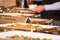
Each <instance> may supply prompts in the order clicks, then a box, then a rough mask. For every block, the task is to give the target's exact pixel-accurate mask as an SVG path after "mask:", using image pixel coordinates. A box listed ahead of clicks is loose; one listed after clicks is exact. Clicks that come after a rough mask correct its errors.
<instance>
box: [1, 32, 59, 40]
mask: <svg viewBox="0 0 60 40" xmlns="http://www.w3.org/2000/svg"><path fill="white" fill-rule="evenodd" d="M14 35H24V36H28V37H32V38H40V39H43V38H52V40H60V35H51V34H44V33H34V32H25V31H9V32H1V33H0V38H6V37H7V36H14Z"/></svg>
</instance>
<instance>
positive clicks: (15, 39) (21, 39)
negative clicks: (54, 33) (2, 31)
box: [7, 35, 52, 40]
mask: <svg viewBox="0 0 60 40" xmlns="http://www.w3.org/2000/svg"><path fill="white" fill-rule="evenodd" d="M7 38H10V39H11V40H41V39H40V38H32V37H28V36H23V35H20V36H18V35H15V36H8V37H7ZM42 40H52V38H43V39H42Z"/></svg>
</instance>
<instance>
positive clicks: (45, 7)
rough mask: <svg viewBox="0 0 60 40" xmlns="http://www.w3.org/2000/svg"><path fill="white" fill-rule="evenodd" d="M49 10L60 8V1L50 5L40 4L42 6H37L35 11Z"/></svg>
mask: <svg viewBox="0 0 60 40" xmlns="http://www.w3.org/2000/svg"><path fill="white" fill-rule="evenodd" d="M44 10H45V11H48V10H60V2H56V3H53V4H49V5H40V6H37V7H36V8H35V10H33V11H36V12H42V11H44Z"/></svg>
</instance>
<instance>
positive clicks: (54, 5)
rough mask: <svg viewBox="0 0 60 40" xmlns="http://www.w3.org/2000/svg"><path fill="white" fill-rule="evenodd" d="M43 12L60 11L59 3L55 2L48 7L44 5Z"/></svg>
mask: <svg viewBox="0 0 60 40" xmlns="http://www.w3.org/2000/svg"><path fill="white" fill-rule="evenodd" d="M45 10H60V2H56V3H54V4H50V5H45Z"/></svg>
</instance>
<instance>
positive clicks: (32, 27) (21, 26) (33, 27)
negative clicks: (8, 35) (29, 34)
mask: <svg viewBox="0 0 60 40" xmlns="http://www.w3.org/2000/svg"><path fill="white" fill-rule="evenodd" d="M8 28H13V29H25V30H42V29H43V28H42V27H41V26H39V25H38V24H35V25H32V24H26V25H24V24H18V23H17V24H13V25H11V26H9V27H8Z"/></svg>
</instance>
